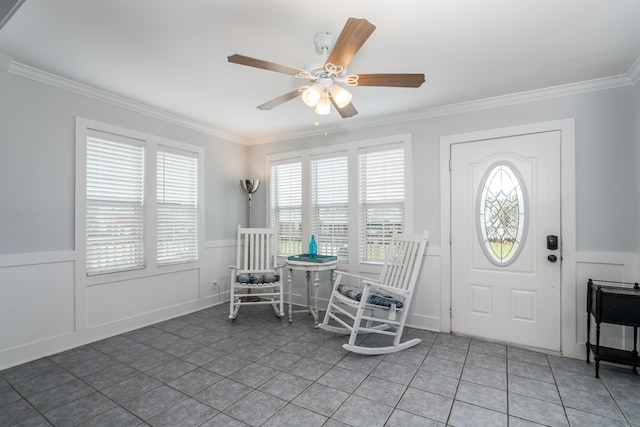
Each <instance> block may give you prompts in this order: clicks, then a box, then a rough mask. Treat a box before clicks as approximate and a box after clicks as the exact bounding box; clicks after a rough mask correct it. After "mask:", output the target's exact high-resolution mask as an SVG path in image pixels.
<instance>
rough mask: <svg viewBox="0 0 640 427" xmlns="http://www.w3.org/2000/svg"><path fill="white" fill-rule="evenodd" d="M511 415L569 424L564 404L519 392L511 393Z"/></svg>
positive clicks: (548, 423) (563, 424)
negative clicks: (523, 394)
mask: <svg viewBox="0 0 640 427" xmlns="http://www.w3.org/2000/svg"><path fill="white" fill-rule="evenodd" d="M509 415H513V416H514V417H517V418H522V419H523V420H528V421H533V422H536V423H539V424H544V425H551V426H568V425H569V422H568V420H567V417H566V415H565V411H564V408H563V407H562V405H556V404H554V403H551V402H546V401H544V400H539V399H534V398H532V397H527V396H521V395H519V394H513V393H511V394H509Z"/></svg>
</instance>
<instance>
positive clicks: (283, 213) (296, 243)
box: [271, 162, 303, 255]
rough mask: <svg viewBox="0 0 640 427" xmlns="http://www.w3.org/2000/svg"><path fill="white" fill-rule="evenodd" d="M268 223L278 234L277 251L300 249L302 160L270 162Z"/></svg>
mask: <svg viewBox="0 0 640 427" xmlns="http://www.w3.org/2000/svg"><path fill="white" fill-rule="evenodd" d="M271 224H273V225H274V226H275V228H276V232H277V235H278V251H277V253H278V254H280V255H296V254H301V253H302V252H303V250H302V163H300V162H292V163H282V164H274V165H272V166H271Z"/></svg>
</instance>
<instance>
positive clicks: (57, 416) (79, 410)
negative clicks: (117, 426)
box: [45, 393, 116, 426]
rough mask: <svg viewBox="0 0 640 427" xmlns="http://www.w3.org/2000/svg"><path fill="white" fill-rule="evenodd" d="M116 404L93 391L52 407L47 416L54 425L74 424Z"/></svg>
mask: <svg viewBox="0 0 640 427" xmlns="http://www.w3.org/2000/svg"><path fill="white" fill-rule="evenodd" d="M115 406H116V404H115V403H114V402H113V401H111V400H109V399H107V398H106V397H104V396H103V395H101V394H100V393H93V394H90V395H88V396H85V397H81V398H80V399H77V400H74V401H72V402H69V403H67V404H66V405H63V406H60V407H57V408H55V409H52V410H51V411H49V412H46V413H45V416H46V417H47V419H48V420H49V421H51V422H52V423H53V424H54V425H59V426H65V425H74V424H78V423H80V422H81V421H84V420H87V419H89V418H92V417H94V416H96V415H98V414H101V413H103V412H106V411H108V410H109V409H111V408H114V407H115Z"/></svg>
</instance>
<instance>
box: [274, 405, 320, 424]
mask: <svg viewBox="0 0 640 427" xmlns="http://www.w3.org/2000/svg"><path fill="white" fill-rule="evenodd" d="M326 421H327V417H325V416H322V415H320V414H316V413H315V412H312V411H309V410H307V409H304V408H301V407H300V406H297V405H294V404H289V405H287V406H285V407H284V408H282V409H281V410H280V411H278V413H277V414H275V415H274V416H273V417H271V418H270V419H269V421H267V422H266V423H265V424H263V426H265V427H299V426H305V427H320V426H322V425H324V423H325V422H326Z"/></svg>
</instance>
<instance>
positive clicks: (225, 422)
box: [200, 413, 247, 427]
mask: <svg viewBox="0 0 640 427" xmlns="http://www.w3.org/2000/svg"><path fill="white" fill-rule="evenodd" d="M245 426H247V424H245V423H243V422H241V421H238V420H236V419H234V418H231V417H230V416H228V415H227V414H223V413H219V414H218V415H216V416H215V417H213V418H211V419H210V420H209V421H207V422H205V423H203V424H201V425H200V427H245Z"/></svg>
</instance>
